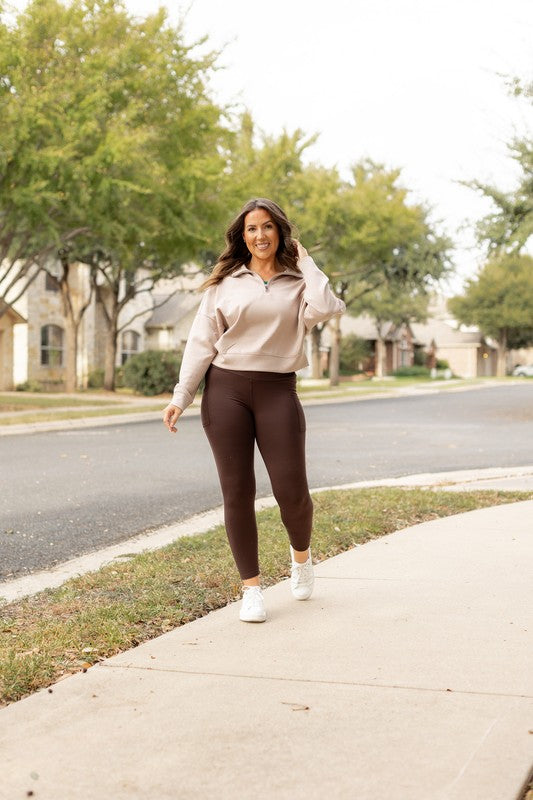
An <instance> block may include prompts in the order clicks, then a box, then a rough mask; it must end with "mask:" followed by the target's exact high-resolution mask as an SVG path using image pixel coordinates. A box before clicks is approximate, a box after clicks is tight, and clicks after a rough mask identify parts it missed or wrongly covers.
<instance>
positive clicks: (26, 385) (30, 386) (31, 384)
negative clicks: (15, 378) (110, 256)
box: [15, 380, 43, 392]
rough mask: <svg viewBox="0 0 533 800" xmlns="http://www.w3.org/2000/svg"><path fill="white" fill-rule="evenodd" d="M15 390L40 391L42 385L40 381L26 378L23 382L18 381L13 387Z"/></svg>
mask: <svg viewBox="0 0 533 800" xmlns="http://www.w3.org/2000/svg"><path fill="white" fill-rule="evenodd" d="M15 388H16V391H17V392H42V391H43V386H42V383H41V382H40V381H36V380H27V381H24V382H23V383H18V384H17V386H16V387H15Z"/></svg>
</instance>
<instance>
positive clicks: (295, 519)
mask: <svg viewBox="0 0 533 800" xmlns="http://www.w3.org/2000/svg"><path fill="white" fill-rule="evenodd" d="M203 288H204V289H205V294H204V296H203V299H202V302H201V304H200V308H199V310H198V313H197V315H196V318H195V320H194V322H193V325H192V328H191V332H190V335H189V339H188V341H187V346H186V348H185V352H184V355H183V361H182V366H181V370H180V380H179V382H178V384H177V385H176V387H175V390H174V395H173V398H172V402H171V403H170V404H169V405H168V406H167V408H166V409H165V412H164V418H163V421H164V423H165V425H166V426H167V427H168V429H169V431H171V432H173V433H175V432H176V430H177V429H176V423H177V420H178V418H179V417H180V415H181V414H182V412H183V410H184V409H185V408H186V407H187V406H188V405H189V404H190V403H191V402H192V400H193V398H194V395H195V394H196V391H197V388H198V385H199V383H200V381H201V379H202V378H203V377H204V375H205V390H204V393H203V396H202V424H203V426H204V429H205V433H206V435H207V438H208V440H209V443H210V445H211V448H212V450H213V454H214V457H215V462H216V465H217V470H218V474H219V478H220V484H221V487H222V493H223V495H224V516H225V523H226V530H227V534H228V539H229V543H230V546H231V549H232V552H233V556H234V558H235V562H236V564H237V568H238V570H239V573H240V576H241V579H242V581H243V603H242V607H241V611H240V619H241V620H243V621H245V622H263V621H264V620H265V619H266V612H265V608H264V605H263V595H262V593H261V588H260V576H259V559H258V534H257V523H256V519H255V510H254V500H255V474H254V447H255V443H256V442H257V445H258V447H259V450H260V452H261V455H262V457H263V459H264V461H265V464H266V467H267V470H268V473H269V476H270V479H271V482H272V489H273V492H274V495H275V497H276V500H277V502H278V503H279V506H280V511H281V518H282V520H283V523H284V525H285V528H286V530H287V533H288V536H289V540H290V554H291V563H292V566H291V588H292V593H293V595H294V597H295V598H296V599H298V600H307V599H308V598H309V597H310V596H311V592H312V590H313V566H312V559H311V552H310V547H309V545H310V540H311V527H312V518H313V504H312V502H311V497H310V495H309V488H308V485H307V475H306V465H305V416H304V411H303V408H302V406H301V404H300V401H299V399H298V396H297V394H296V370H298V369H300V368H301V367H304V366H305V365H306V364H307V359H306V357H305V354H304V338H305V334H306V333H307V332H308V331H309V330H311V328H312V327H313V326H314V325H316V324H317V323H318V322H322V321H326V320H328V319H330V318H331V317H333V316H335V314H341V313H343V311H344V310H345V305H344V303H343V302H342V300H339V299H338V298H337V297H335V295H334V294H333V292H332V291H331V289H330V288H329V282H328V278H327V276H326V275H325V274H324V273H323V272H321V270H319V269H318V267H317V266H316V264H315V263H314V261H313V259H312V258H311V257H310V256H309V255H308V253H307V251H306V250H305V248H304V247H302V245H301V244H300V243H299V242H297V241H295V240H294V239H293V238H292V228H291V224H290V222H289V220H288V219H287V217H286V215H285V213H284V212H283V210H282V209H281V208H280V207H279V206H278V205H277V204H276V203H274V202H273V201H272V200H268V199H266V198H256V199H254V200H250V201H249V202H248V203H246V205H245V206H244V207H243V209H242V210H241V212H240V214H239V215H238V216H237V218H236V219H235V220H234V222H233V223H232V224H231V225H230V226H229V228H228V230H227V231H226V248H225V250H224V252H223V253H222V255H221V256H220V259H219V261H218V263H217V264H216V266H215V268H214V269H213V272H212V274H211V275H210V276H209V278H208V279H207V281H206V282H205V284H204V287H203Z"/></svg>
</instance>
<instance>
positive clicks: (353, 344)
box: [339, 333, 372, 375]
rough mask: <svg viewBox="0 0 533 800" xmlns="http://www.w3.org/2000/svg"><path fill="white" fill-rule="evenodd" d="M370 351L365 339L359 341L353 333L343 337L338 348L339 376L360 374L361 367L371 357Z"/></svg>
mask: <svg viewBox="0 0 533 800" xmlns="http://www.w3.org/2000/svg"><path fill="white" fill-rule="evenodd" d="M371 352H372V349H371V346H370V343H369V342H367V341H366V339H361V338H360V337H359V336H356V335H355V333H350V334H349V335H348V336H343V337H342V340H341V347H340V362H339V369H340V372H341V375H353V374H354V373H356V372H361V369H362V368H364V367H363V366H362V365H363V364H364V362H365V361H366V359H367V358H368V357H369V356H370V355H371Z"/></svg>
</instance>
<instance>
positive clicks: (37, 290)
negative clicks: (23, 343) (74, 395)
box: [26, 272, 65, 391]
mask: <svg viewBox="0 0 533 800" xmlns="http://www.w3.org/2000/svg"><path fill="white" fill-rule="evenodd" d="M26 294H27V320H28V327H27V345H28V349H27V353H28V370H27V374H28V380H30V381H39V383H41V384H42V386H43V388H44V389H45V390H51V391H52V390H61V389H63V388H64V380H65V367H64V359H63V365H62V366H57V367H50V366H48V365H42V364H41V328H42V327H43V326H44V325H58V326H59V327H60V328H62V329H63V331H64V330H65V321H64V319H63V311H62V308H61V297H60V294H59V292H58V291H51V290H50V289H47V288H46V275H45V274H44V272H43V273H41V274H40V275H39V276H38V277H37V278H36V279H35V280H34V282H33V283H32V284H31V286H30V287H29V289H28V291H27V293H26Z"/></svg>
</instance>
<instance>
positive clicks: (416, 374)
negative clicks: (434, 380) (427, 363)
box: [392, 364, 431, 378]
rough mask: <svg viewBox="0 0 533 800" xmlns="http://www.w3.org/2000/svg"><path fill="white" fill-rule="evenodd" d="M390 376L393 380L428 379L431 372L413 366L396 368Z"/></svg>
mask: <svg viewBox="0 0 533 800" xmlns="http://www.w3.org/2000/svg"><path fill="white" fill-rule="evenodd" d="M392 374H393V375H394V377H395V378H429V377H430V375H431V371H430V370H429V369H428V367H420V366H417V365H416V364H414V365H413V366H412V367H398V369H396V370H394V372H393V373H392Z"/></svg>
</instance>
